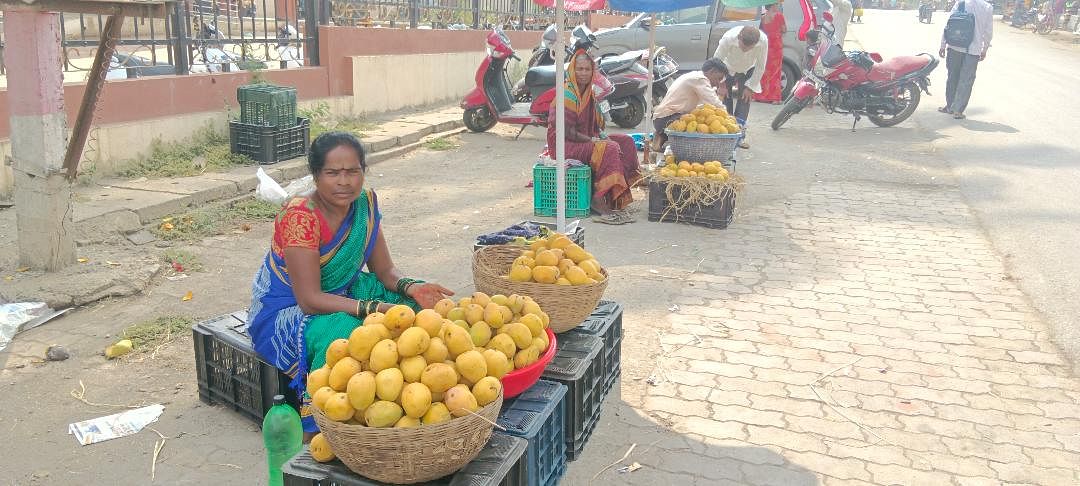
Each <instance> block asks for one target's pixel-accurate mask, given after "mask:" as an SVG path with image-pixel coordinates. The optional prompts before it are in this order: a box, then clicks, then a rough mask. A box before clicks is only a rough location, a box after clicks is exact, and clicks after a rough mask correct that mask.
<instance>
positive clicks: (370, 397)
mask: <svg viewBox="0 0 1080 486" xmlns="http://www.w3.org/2000/svg"><path fill="white" fill-rule="evenodd" d="M375 388H376V384H375V373H372V372H370V371H363V372H360V373H357V374H355V375H353V377H352V378H349V385H348V386H347V387H346V389H345V394H347V395H348V396H349V403H350V404H352V406H353V408H354V409H356V410H366V409H367V408H368V407H369V406H371V404H372V403H375Z"/></svg>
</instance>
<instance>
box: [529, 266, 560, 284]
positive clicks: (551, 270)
mask: <svg viewBox="0 0 1080 486" xmlns="http://www.w3.org/2000/svg"><path fill="white" fill-rule="evenodd" d="M556 263H558V262H556ZM558 279H559V268H558V267H555V266H547V265H544V266H540V265H537V266H536V267H535V268H533V280H535V281H537V282H539V283H546V284H553V283H555V281H556V280H558Z"/></svg>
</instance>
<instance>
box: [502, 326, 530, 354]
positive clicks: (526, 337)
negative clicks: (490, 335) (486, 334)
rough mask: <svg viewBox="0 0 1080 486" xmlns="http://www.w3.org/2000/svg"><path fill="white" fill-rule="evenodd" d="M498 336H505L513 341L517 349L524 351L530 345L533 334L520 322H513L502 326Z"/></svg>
mask: <svg viewBox="0 0 1080 486" xmlns="http://www.w3.org/2000/svg"><path fill="white" fill-rule="evenodd" d="M499 333H500V334H506V335H508V336H510V338H511V339H513V340H514V345H515V346H517V348H518V349H525V348H527V347H529V345H530V344H532V339H533V334H532V331H530V330H529V326H526V325H525V324H522V323H520V322H513V323H510V324H507V325H505V326H503V327H502V328H501V329H499Z"/></svg>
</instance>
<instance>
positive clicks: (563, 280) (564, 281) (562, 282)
mask: <svg viewBox="0 0 1080 486" xmlns="http://www.w3.org/2000/svg"><path fill="white" fill-rule="evenodd" d="M555 285H566V286H571V285H574V284H572V283H570V281H569V280H567V279H566V278H564V277H559V279H558V280H556V281H555Z"/></svg>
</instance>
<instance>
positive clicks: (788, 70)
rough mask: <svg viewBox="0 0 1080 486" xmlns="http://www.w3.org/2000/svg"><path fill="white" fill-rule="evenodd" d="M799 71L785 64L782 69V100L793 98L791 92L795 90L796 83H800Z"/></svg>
mask: <svg viewBox="0 0 1080 486" xmlns="http://www.w3.org/2000/svg"><path fill="white" fill-rule="evenodd" d="M799 78H800V76H799V69H798V68H796V67H795V66H793V65H791V64H788V63H786V62H785V63H784V64H783V66H782V67H781V68H780V93H781V95H780V98H781V99H785V100H786V99H788V96H791V90H792V89H794V88H795V83H796V82H798V81H799Z"/></svg>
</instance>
